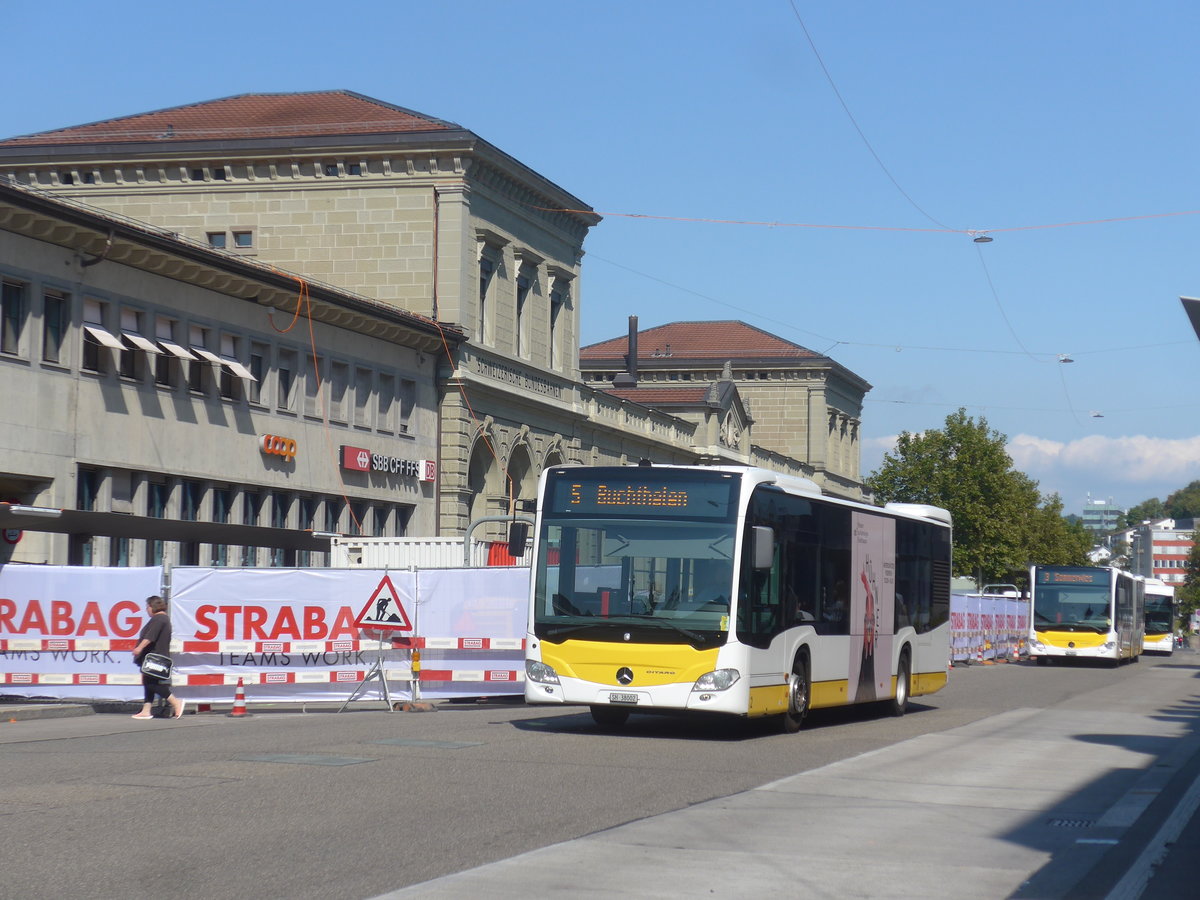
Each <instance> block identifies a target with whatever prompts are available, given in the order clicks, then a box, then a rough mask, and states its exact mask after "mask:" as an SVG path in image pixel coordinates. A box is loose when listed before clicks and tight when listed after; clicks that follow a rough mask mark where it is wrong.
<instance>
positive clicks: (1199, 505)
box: [1163, 481, 1200, 519]
mask: <svg viewBox="0 0 1200 900" xmlns="http://www.w3.org/2000/svg"><path fill="white" fill-rule="evenodd" d="M1163 506H1164V511H1165V512H1166V514H1167V515H1168V516H1170V517H1171V518H1172V519H1195V518H1200V481H1193V482H1192V483H1191V484H1189V485H1188V486H1187V487H1184V488H1180V489H1179V490H1177V491H1174V492H1172V493H1171V494H1169V495H1168V496H1167V502H1166V503H1165V504H1163Z"/></svg>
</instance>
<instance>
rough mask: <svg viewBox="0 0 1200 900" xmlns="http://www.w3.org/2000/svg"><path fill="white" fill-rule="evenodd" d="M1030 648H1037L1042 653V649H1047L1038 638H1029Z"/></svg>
mask: <svg viewBox="0 0 1200 900" xmlns="http://www.w3.org/2000/svg"><path fill="white" fill-rule="evenodd" d="M1029 649H1030V650H1037V651H1038V652H1039V653H1040V652H1041V651H1042V650H1045V649H1046V648H1045V647H1044V646H1043V645H1042V642H1041V641H1039V640H1038V639H1037V638H1030V639H1029Z"/></svg>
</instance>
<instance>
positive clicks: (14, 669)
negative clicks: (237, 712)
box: [0, 566, 529, 705]
mask: <svg viewBox="0 0 1200 900" xmlns="http://www.w3.org/2000/svg"><path fill="white" fill-rule="evenodd" d="M169 574H170V581H171V583H172V585H171V594H170V601H171V602H170V612H171V622H172V630H173V641H172V655H173V657H174V662H175V671H174V675H173V678H172V681H173V684H174V686H175V690H176V692H177V693H178V694H179V695H180V696H182V697H184V698H185V699H187V700H189V701H193V702H197V703H205V702H216V703H221V702H229V701H230V700H231V699H232V697H233V689H234V687H235V686H236V684H237V681H238V679H239V678H240V679H242V680H243V682H244V684H245V686H246V689H247V700H248V702H249V703H250V704H251V705H253V704H254V703H256V702H259V703H261V702H267V701H270V702H288V701H309V700H329V701H339V700H341V701H344V700H346V699H347V698H349V697H350V696H351V695H352V694H354V692H355V690H356V689H357V688H358V687H359V686H360V684H361V682H363V680H364V679H365V678H366V676H367V675H368V673H369V672H370V671H371V668H372V666H374V665H376V664H377V663H381V667H382V669H383V671H384V673H385V675H386V677H387V680H388V687H389V692H390V695H391V697H392V699H394V700H403V699H410V698H411V697H412V693H411V683H412V677H413V671H412V661H413V651H414V650H418V651H420V653H421V656H422V661H421V662H422V665H421V667H420V675H419V683H420V695H421V696H422V697H423V698H426V699H437V698H446V697H480V696H493V695H503V694H519V693H521V692H522V690H523V678H524V634H525V610H526V607H527V602H528V601H527V595H528V589H529V569H527V568H516V567H512V568H500V569H497V568H489V569H483V570H480V569H446V570H440V569H438V570H418V571H412V570H410V571H395V570H392V571H388V570H369V569H353V570H351V569H226V568H211V569H210V568H191V567H184V568H176V569H173V570H171V571H170V573H169ZM162 580H163V572H162V570H160V569H158V568H151V569H118V568H87V569H79V568H65V567H23V566H18V567H14V566H3V567H0V694H3V695H9V696H18V697H47V698H63V699H67V698H71V699H101V700H134V699H140V697H141V677H140V675H139V674H138V671H137V669H136V667H134V665H133V662H132V659H131V657H130V656H129V651H130V650H132V648H133V645H134V644H135V643H136V638H137V634H138V632H139V631H140V630H141V627H142V625H143V624H144V623H145V612H144V609H143V604H144V599H145V597H147V596H148V595H150V594H156V593H162V589H161V587H160V585H161V582H162ZM84 591H87V592H90V593H89V594H88V598H87V599H86V600H80V599H78V598H79V597H81V596H82V595H83V592H84ZM391 604H396V605H394V606H393V605H391ZM377 609H385V610H389V611H390V610H398V611H400V612H401V613H402V615H399V616H394V618H395V619H396V622H395V623H388V624H387V625H386V626H384V628H385V629H386V630H376V629H374V628H371V627H360V625H359V622H360V621H363V620H364V618H365V619H366V620H367V621H370V622H378V621H379V620H378V619H375V618H373V616H372V615H370V613H372V612H373V611H374V610H377ZM364 614H366V615H364ZM406 626H407V627H406ZM364 687H365V688H366V689H365V690H364V691H363V692H362V693H361V694H360V695H359V697H358V699H361V700H371V699H381V698H382V696H383V691H382V686H381V685H379V684H378V683H376V684H375V685H374V686H372V687H367V686H364Z"/></svg>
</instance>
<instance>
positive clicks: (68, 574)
mask: <svg viewBox="0 0 1200 900" xmlns="http://www.w3.org/2000/svg"><path fill="white" fill-rule="evenodd" d="M162 583H163V570H162V568H161V567H159V566H153V567H149V568H106V567H91V566H87V567H80V566H73V567H60V566H18V565H11V564H9V565H5V566H0V695H7V696H14V697H29V698H35V697H46V698H51V699H60V698H81V699H100V700H141V698H142V678H141V674H140V673H139V672H138V669H137V666H135V665H134V663H133V657H132V655H131V651H132V650H133V647H134V645H135V644H136V643H137V636H138V634H139V633H140V632H141V630H142V626H143V625H145V624H146V598H147V597H149V596H152V595H154V594H161V593H162Z"/></svg>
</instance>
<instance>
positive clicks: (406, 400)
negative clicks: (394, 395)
mask: <svg viewBox="0 0 1200 900" xmlns="http://www.w3.org/2000/svg"><path fill="white" fill-rule="evenodd" d="M399 399H400V422H399V423H398V426H397V431H399V432H400V433H401V434H409V433H410V431H411V428H410V427H409V426H410V424H411V419H412V412H413V407H415V406H416V405H417V383H416V382H415V381H410V380H409V379H407V378H401V379H400V398H399Z"/></svg>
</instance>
